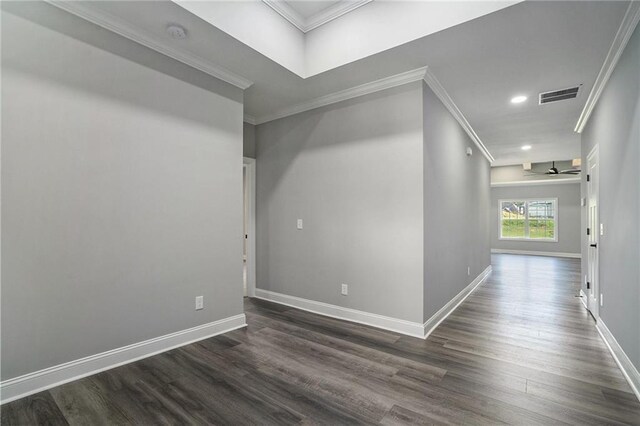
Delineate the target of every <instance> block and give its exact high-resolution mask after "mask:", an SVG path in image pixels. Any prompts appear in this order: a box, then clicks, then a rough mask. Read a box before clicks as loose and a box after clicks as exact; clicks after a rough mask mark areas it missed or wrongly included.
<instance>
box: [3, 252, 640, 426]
mask: <svg viewBox="0 0 640 426" xmlns="http://www.w3.org/2000/svg"><path fill="white" fill-rule="evenodd" d="M492 263H493V273H492V274H491V276H490V277H489V279H488V280H487V282H486V283H485V284H483V285H482V286H481V287H480V288H478V289H477V291H476V292H475V293H474V294H472V296H470V297H469V298H468V299H467V301H465V302H464V303H463V304H462V305H461V306H460V307H459V308H458V309H457V310H456V311H454V312H453V314H451V315H450V316H449V317H448V318H447V319H446V320H445V321H444V322H443V323H442V324H441V325H440V326H439V327H438V328H437V329H436V330H435V331H434V333H433V334H432V335H431V336H430V337H429V338H428V339H427V340H426V341H424V340H420V339H416V338H411V337H407V336H402V335H399V334H396V333H392V332H387V331H383V330H378V329H374V328H370V327H367V326H363V325H359V324H354V323H348V322H343V321H339V320H335V319H331V318H327V317H322V316H318V315H315V314H311V313H307V312H303V311H300V310H297V309H292V308H288V307H286V306H281V305H276V304H272V303H268V302H263V301H260V300H257V299H246V302H245V309H246V313H247V318H248V323H249V327H248V329H243V330H236V331H233V332H231V333H228V334H226V335H223V336H217V337H214V338H211V339H208V340H205V341H201V342H198V343H194V344H191V345H188V346H184V347H182V348H179V349H175V350H172V351H169V352H166V353H164V354H160V355H157V356H154V357H151V358H147V359H144V360H142V361H138V362H136V363H133V364H129V365H125V366H122V367H119V368H116V369H113V370H109V371H106V372H103V373H100V374H97V375H94V376H91V377H88V378H85V379H82V380H79V381H76V382H73V383H69V384H66V385H63V386H59V387H57V388H54V389H51V390H49V391H44V392H41V393H39V394H37V395H34V396H31V397H27V398H24V399H22V400H18V401H15V402H13V403H10V404H7V405H5V406H3V407H2V424H3V425H11V424H35V423H46V422H50V423H52V424H66V423H67V422H68V423H72V424H79V423H89V424H96V423H119V424H121V423H133V422H136V423H144V424H167V423H173V424H184V423H196V424H203V423H216V424H292V423H306V424H309V423H311V424H314V423H318V424H349V423H381V424H444V423H453V424H461V423H468V424H497V423H508V424H527V425H531V424H544V425H549V424H556V423H569V424H581V425H585V424H604V423H607V424H618V423H623V424H640V403H639V402H638V400H637V399H636V398H635V396H634V395H633V393H631V389H630V388H629V386H628V384H627V382H626V381H625V379H624V377H623V376H622V374H621V372H620V370H619V369H618V367H617V366H616V364H615V362H614V360H613V359H612V357H611V355H610V354H609V352H608V350H607V349H606V347H605V345H604V343H603V342H602V340H601V339H600V336H599V335H598V333H597V331H596V329H595V327H594V324H593V319H592V318H591V317H590V316H589V314H588V313H587V311H586V310H585V308H584V306H583V305H582V304H581V302H580V299H579V298H578V297H576V294H577V292H578V289H579V280H580V277H579V275H580V272H579V270H580V261H579V260H576V259H561V258H551V257H535V256H516V255H494V256H493V257H492Z"/></svg>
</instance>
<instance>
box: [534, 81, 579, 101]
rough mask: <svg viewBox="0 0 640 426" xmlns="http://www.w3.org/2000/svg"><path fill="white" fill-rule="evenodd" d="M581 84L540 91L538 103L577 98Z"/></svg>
mask: <svg viewBox="0 0 640 426" xmlns="http://www.w3.org/2000/svg"><path fill="white" fill-rule="evenodd" d="M581 88H582V84H579V85H577V86H574V87H569V88H566V89H560V90H553V91H551V92H544V93H540V97H539V99H540V100H539V104H540V105H542V104H549V103H551V102H558V101H564V100H566V99H573V98H577V97H578V95H579V94H580V89H581Z"/></svg>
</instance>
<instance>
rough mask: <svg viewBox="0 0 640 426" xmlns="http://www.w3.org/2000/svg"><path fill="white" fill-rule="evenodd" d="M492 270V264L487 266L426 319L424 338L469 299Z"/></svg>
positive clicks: (423, 326)
mask: <svg viewBox="0 0 640 426" xmlns="http://www.w3.org/2000/svg"><path fill="white" fill-rule="evenodd" d="M491 271H492V267H491V265H489V266H487V268H486V269H485V270H484V271H482V272H481V273H480V274H479V275H478V276H477V277H476V278H475V279H474V280H473V281H472V282H471V284H469V285H468V286H466V287H465V288H464V289H463V290H462V291H461V292H460V293H458V294H457V295H456V296H455V297H454V298H453V299H451V300H450V301H449V302H447V304H446V305H444V306H443V307H442V308H440V309H439V310H438V312H436V313H435V314H433V316H431V318H429V319H428V320H427V321H425V323H424V324H423V325H422V328H423V330H424V332H423V333H424V338H425V339H426V338H427V337H429V335H430V334H431V333H432V332H433V330H435V329H436V327H438V326H439V325H440V323H442V321H444V320H445V319H447V317H448V316H449V315H450V314H451V313H452V312H453V311H455V310H456V308H457V307H458V306H460V304H461V303H462V302H464V301H465V300H466V299H467V297H469V296H470V295H471V293H473V292H474V291H475V290H476V289H477V288H478V287H480V285H481V284H482V283H484V282H485V281H486V280H487V278H488V277H489V274H490V273H491Z"/></svg>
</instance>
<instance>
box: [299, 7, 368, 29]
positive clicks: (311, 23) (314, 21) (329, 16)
mask: <svg viewBox="0 0 640 426" xmlns="http://www.w3.org/2000/svg"><path fill="white" fill-rule="evenodd" d="M371 1H373V0H348V1H341V2H340V3H336V4H335V5H333V6H331V7H328V8H326V9H325V10H321V11H320V12H318V13H316V14H315V15H313V16H311V17H310V18H309V19H307V30H306V31H305V32H308V31H311V30H313V29H315V28H318V27H319V26H320V25H324V24H326V23H327V22H331V21H333V20H334V19H337V18H339V17H341V16H342V15H345V14H347V13H349V12H351V11H352V10H355V9H357V8H359V7H360V6H364V5H365V4H367V3H369V2H371Z"/></svg>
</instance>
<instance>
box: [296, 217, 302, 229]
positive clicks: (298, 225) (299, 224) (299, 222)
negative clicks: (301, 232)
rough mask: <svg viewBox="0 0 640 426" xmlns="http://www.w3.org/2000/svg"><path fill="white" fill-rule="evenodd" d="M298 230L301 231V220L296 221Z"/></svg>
mask: <svg viewBox="0 0 640 426" xmlns="http://www.w3.org/2000/svg"><path fill="white" fill-rule="evenodd" d="M296 226H297V228H298V229H302V219H298V223H297V224H296Z"/></svg>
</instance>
